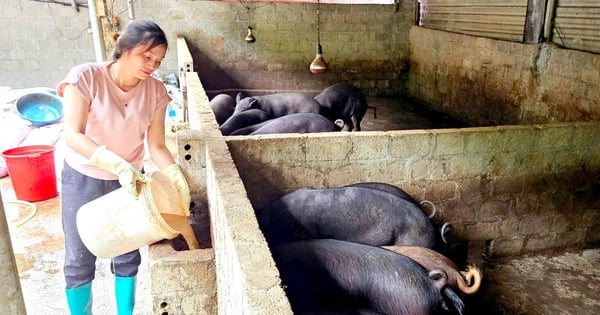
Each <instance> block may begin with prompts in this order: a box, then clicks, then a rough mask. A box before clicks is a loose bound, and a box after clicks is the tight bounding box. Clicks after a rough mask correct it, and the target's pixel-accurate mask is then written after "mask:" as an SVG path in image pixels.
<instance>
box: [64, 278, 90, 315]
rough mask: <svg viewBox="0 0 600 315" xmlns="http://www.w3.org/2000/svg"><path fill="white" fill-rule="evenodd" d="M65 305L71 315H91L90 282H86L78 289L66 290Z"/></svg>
mask: <svg viewBox="0 0 600 315" xmlns="http://www.w3.org/2000/svg"><path fill="white" fill-rule="evenodd" d="M65 292H66V293H67V304H68V305H69V311H70V312H71V315H91V314H92V282H91V281H90V282H88V283H86V284H84V285H82V286H80V287H77V288H73V289H66V290H65Z"/></svg>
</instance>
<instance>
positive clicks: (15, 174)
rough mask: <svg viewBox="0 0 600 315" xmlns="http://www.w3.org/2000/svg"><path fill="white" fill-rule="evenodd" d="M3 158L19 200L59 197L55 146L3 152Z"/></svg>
mask: <svg viewBox="0 0 600 315" xmlns="http://www.w3.org/2000/svg"><path fill="white" fill-rule="evenodd" d="M2 157H4V159H5V160H6V167H7V169H8V175H9V176H10V180H11V182H12V185H13V189H14V190H15V195H16V196H17V199H19V200H25V201H31V202H35V201H41V200H46V199H50V198H52V197H55V196H56V195H58V191H57V189H56V173H55V168H54V146H50V145H31V146H22V147H16V148H12V149H8V150H6V151H4V152H2Z"/></svg>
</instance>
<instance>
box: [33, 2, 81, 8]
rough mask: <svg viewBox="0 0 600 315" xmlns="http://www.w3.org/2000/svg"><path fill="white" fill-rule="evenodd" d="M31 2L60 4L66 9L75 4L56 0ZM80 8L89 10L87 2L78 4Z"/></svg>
mask: <svg viewBox="0 0 600 315" xmlns="http://www.w3.org/2000/svg"><path fill="white" fill-rule="evenodd" d="M29 1H31V2H40V3H47V4H60V5H62V6H65V7H70V6H73V4H72V3H71V2H62V1H55V0H29ZM76 4H77V6H78V7H82V8H87V7H88V5H87V2H86V3H76Z"/></svg>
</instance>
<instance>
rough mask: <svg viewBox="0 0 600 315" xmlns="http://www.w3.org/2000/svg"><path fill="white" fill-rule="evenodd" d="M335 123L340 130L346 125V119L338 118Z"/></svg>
mask: <svg viewBox="0 0 600 315" xmlns="http://www.w3.org/2000/svg"><path fill="white" fill-rule="evenodd" d="M333 123H334V124H335V125H336V126H338V127H340V130H344V126H346V123H344V121H343V120H341V119H336V120H335V121H334V122H333Z"/></svg>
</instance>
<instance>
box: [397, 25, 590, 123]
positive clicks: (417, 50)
mask: <svg viewBox="0 0 600 315" xmlns="http://www.w3.org/2000/svg"><path fill="white" fill-rule="evenodd" d="M410 50H411V54H410V55H411V58H410V75H409V81H408V84H407V85H408V91H409V92H408V93H409V94H410V95H411V96H414V97H416V98H418V99H421V100H424V101H426V102H428V103H431V104H433V105H434V106H435V107H438V108H439V109H441V110H443V111H445V112H448V113H452V114H454V115H455V116H458V117H462V118H464V119H466V120H469V121H471V122H473V123H474V124H475V125H480V126H481V125H508V124H532V123H550V122H574V121H598V120H600V55H599V54H593V53H586V52H581V51H576V50H569V49H562V48H559V47H557V46H555V45H554V44H549V43H542V44H519V43H512V42H507V41H501V40H494V39H488V38H479V37H474V36H467V35H461V34H454V33H448V32H443V31H437V30H431V29H426V28H422V27H416V26H415V27H413V28H412V29H411V32H410Z"/></svg>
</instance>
